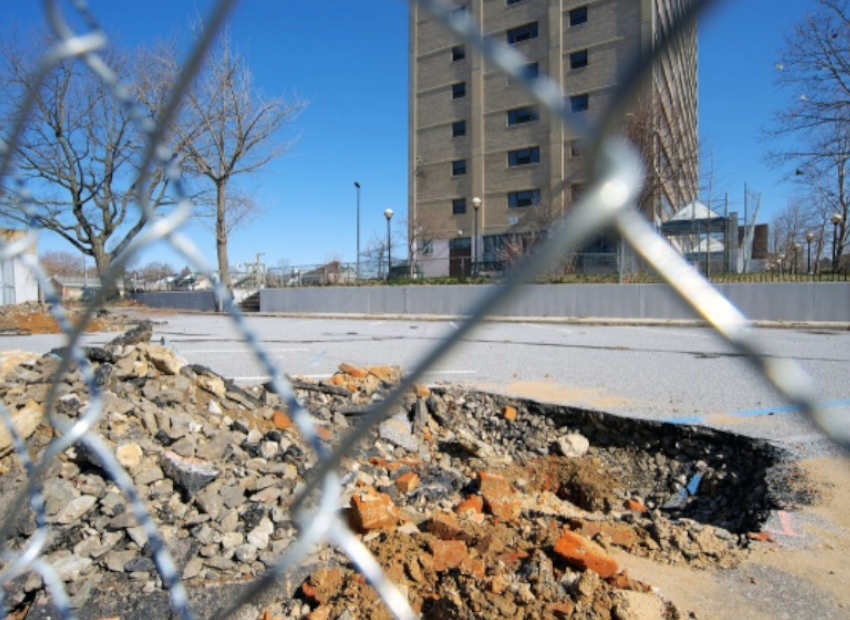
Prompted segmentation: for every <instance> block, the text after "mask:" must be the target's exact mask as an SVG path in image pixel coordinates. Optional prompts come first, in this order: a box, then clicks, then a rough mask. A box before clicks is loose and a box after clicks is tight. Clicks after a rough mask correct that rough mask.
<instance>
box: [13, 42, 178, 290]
mask: <svg viewBox="0 0 850 620" xmlns="http://www.w3.org/2000/svg"><path fill="white" fill-rule="evenodd" d="M51 43H52V41H51V40H50V39H49V37H48V36H47V35H46V34H32V35H30V36H29V37H22V36H20V34H19V33H17V32H6V33H4V35H3V36H2V37H0V137H7V136H5V133H6V131H8V129H9V128H10V125H11V120H12V118H13V116H14V115H15V114H16V113H17V106H18V104H19V102H20V101H21V99H22V98H23V96H24V94H25V93H26V92H28V91H31V90H33V89H36V88H38V86H37V85H36V84H35V83H34V82H33V76H34V73H35V70H36V67H37V63H38V62H39V57H40V55H41V54H42V53H43V50H44V49H46V48H47V47H48V46H49V45H50V44H51ZM102 57H103V59H104V61H105V62H106V63H107V64H108V65H109V66H110V68H111V69H112V70H113V71H114V72H115V74H116V75H117V77H118V78H119V79H120V80H121V81H122V82H123V83H124V85H125V86H126V87H127V88H128V89H129V90H130V91H131V92H133V91H135V90H136V89H137V83H136V82H134V75H135V72H136V70H137V69H138V67H139V65H138V63H137V60H138V58H137V57H135V56H132V55H129V54H126V53H124V52H122V51H121V50H119V49H114V48H113V49H111V50H110V51H108V52H105V53H103V54H102ZM28 121H29V122H28V124H27V126H26V129H25V131H24V133H23V134H22V136H21V138H20V140H19V142H18V144H17V151H16V153H15V159H14V164H15V166H16V168H17V172H18V173H19V174H20V175H21V177H22V178H23V179H24V180H25V181H26V185H27V188H28V190H29V192H30V194H31V197H30V199H29V202H26V201H25V200H24V198H23V196H21V195H18V194H16V193H15V191H14V190H11V189H7V190H6V191H5V193H0V214H1V215H2V216H3V217H5V218H7V219H8V220H11V221H15V222H20V223H23V224H25V225H30V224H31V223H32V215H33V214H34V216H35V218H36V219H37V221H38V223H39V225H40V226H42V227H44V228H46V229H48V230H50V231H52V232H54V233H56V234H57V235H59V236H60V237H62V238H63V239H65V240H66V241H68V242H69V243H70V244H71V245H72V246H74V247H75V248H76V249H77V250H78V251H79V252H81V253H83V254H85V255H88V256H91V257H93V258H94V262H95V265H96V266H97V271H98V273H99V274H101V275H102V274H104V273H105V272H106V271H107V270H108V269H109V268H110V266H111V264H112V261H113V260H114V258H115V257H116V256H117V255H118V254H120V253H121V252H122V251H123V250H124V249H125V248H126V247H127V246H128V245H129V243H130V242H131V241H132V240H133V238H134V237H135V236H136V235H137V234H138V233H139V232H140V231H141V230H142V228H143V226H144V225H145V223H146V222H145V220H144V218H143V217H142V214H141V211H139V210H137V209H136V208H135V202H136V198H137V195H136V193H137V191H138V187H137V179H138V175H139V169H138V166H139V164H140V161H141V158H142V150H143V146H144V143H145V139H146V136H145V135H144V134H143V132H142V130H141V129H140V128H139V126H138V124H137V123H135V122H133V120H132V119H131V114H130V112H129V111H128V109H127V108H126V106H124V105H122V103H121V102H119V101H118V100H117V99H116V98H115V96H114V95H113V93H112V92H111V91H110V90H109V88H108V87H107V85H106V84H104V82H103V81H102V80H101V79H99V78H98V77H96V76H95V75H94V74H93V73H92V71H90V70H89V69H88V67H86V66H85V65H83V64H82V63H81V62H79V61H77V62H71V61H67V62H63V63H60V64H59V65H58V66H57V67H56V68H55V69H54V70H53V71H52V72H51V73H50V75H49V76H48V77H47V79H46V80H45V82H44V83H43V84H42V85H41V87H40V88H38V96H37V98H36V101H35V106H34V109H33V111H32V113H31V115H30V117H29V119H28ZM145 191H146V196H145V197H144V198H145V199H146V200H147V201H148V203H149V204H150V206H151V208H152V209H154V210H156V209H159V208H162V207H164V206H167V205H169V204H172V200H171V198H170V196H169V193H168V184H167V182H166V178H165V175H164V172H163V171H162V170H154V172H153V174H152V176H150V177H149V182H148V184H147V185H146V188H145Z"/></svg>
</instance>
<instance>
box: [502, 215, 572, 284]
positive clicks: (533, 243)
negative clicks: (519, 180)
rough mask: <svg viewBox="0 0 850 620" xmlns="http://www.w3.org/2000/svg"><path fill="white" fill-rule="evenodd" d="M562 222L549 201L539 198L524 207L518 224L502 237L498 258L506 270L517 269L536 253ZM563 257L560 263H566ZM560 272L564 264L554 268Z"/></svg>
mask: <svg viewBox="0 0 850 620" xmlns="http://www.w3.org/2000/svg"><path fill="white" fill-rule="evenodd" d="M560 220H561V212H560V210H559V209H558V208H557V207H555V206H554V205H552V204H551V203H549V202H548V201H545V200H541V199H540V198H538V199H537V200H536V201H535V202H534V204H533V205H531V206H529V207H524V208H523V210H522V213H521V215H520V216H519V217H518V221H517V223H516V224H515V225H514V226H512V227H511V229H510V230H509V231H508V232H507V233H506V234H504V235H502V236H501V239H500V241H499V247H497V248H496V258H497V259H498V260H499V261H501V262H502V263H503V264H504V265H505V269H506V270H511V269H513V268H515V267H516V266H517V265H518V264H519V263H520V262H522V260H523V259H525V257H526V256H529V255H530V254H532V253H534V252H535V251H536V250H537V248H538V247H540V245H541V244H542V243H543V242H545V241H546V239H547V238H548V236H549V235H550V234H551V233H552V231H553V230H554V228H555V227H556V226H557V225H558V223H559V222H560ZM566 259H567V257H562V258H561V260H559V263H564V261H565V260H566ZM554 268H555V269H556V270H558V271H561V270H562V268H563V265H562V264H559V265H556V266H554Z"/></svg>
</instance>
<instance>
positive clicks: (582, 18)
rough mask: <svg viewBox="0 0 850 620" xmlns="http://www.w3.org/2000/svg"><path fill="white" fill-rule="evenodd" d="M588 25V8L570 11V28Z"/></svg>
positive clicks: (581, 7)
mask: <svg viewBox="0 0 850 620" xmlns="http://www.w3.org/2000/svg"><path fill="white" fill-rule="evenodd" d="M586 23H587V7H586V6H580V7H578V8H575V9H572V10H571V11H570V26H581V25H582V24H586Z"/></svg>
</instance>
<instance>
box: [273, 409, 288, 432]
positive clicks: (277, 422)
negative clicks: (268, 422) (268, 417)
mask: <svg viewBox="0 0 850 620" xmlns="http://www.w3.org/2000/svg"><path fill="white" fill-rule="evenodd" d="M272 424H274V427H275V428H276V429H278V430H280V431H285V430H286V429H288V428H289V427H290V426H292V420H291V419H290V418H289V416H288V415H286V414H285V413H284V412H283V411H278V410H275V412H274V414H273V415H272Z"/></svg>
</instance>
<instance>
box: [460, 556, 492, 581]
mask: <svg viewBox="0 0 850 620" xmlns="http://www.w3.org/2000/svg"><path fill="white" fill-rule="evenodd" d="M460 570H461V572H462V573H463V574H464V575H468V576H470V577H473V578H475V579H483V578H484V575H485V574H487V564H486V563H485V562H484V560H482V559H481V558H475V559H473V558H470V557H467V558H466V559H465V560H464V561H463V562H461V565H460Z"/></svg>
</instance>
